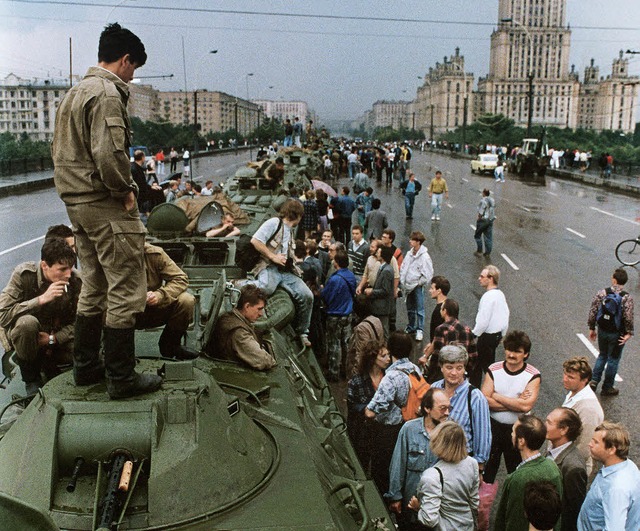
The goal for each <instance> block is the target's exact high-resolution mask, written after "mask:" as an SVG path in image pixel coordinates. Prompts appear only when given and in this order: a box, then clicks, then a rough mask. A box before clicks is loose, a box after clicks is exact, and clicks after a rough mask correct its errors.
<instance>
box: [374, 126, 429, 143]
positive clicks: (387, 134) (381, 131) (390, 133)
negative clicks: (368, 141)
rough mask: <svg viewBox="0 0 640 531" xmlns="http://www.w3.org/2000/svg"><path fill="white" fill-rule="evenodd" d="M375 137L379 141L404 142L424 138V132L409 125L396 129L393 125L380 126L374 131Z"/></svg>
mask: <svg viewBox="0 0 640 531" xmlns="http://www.w3.org/2000/svg"><path fill="white" fill-rule="evenodd" d="M373 138H375V139H376V140H377V141H378V142H402V141H403V140H424V133H423V132H422V131H417V130H415V129H409V128H408V127H401V128H400V129H394V128H393V127H391V126H388V127H378V128H376V130H375V131H374V132H373Z"/></svg>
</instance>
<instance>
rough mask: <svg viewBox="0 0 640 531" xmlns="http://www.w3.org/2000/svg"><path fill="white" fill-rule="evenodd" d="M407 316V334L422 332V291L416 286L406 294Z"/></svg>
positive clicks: (420, 287)
mask: <svg viewBox="0 0 640 531" xmlns="http://www.w3.org/2000/svg"><path fill="white" fill-rule="evenodd" d="M406 304H407V316H408V317H409V325H408V326H407V329H408V332H409V333H411V332H415V331H416V330H424V290H423V288H422V286H418V287H417V288H415V289H414V290H413V291H411V292H409V293H407V298H406Z"/></svg>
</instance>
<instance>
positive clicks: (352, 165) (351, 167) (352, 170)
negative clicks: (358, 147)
mask: <svg viewBox="0 0 640 531" xmlns="http://www.w3.org/2000/svg"><path fill="white" fill-rule="evenodd" d="M356 164H357V162H350V163H349V180H350V181H352V180H353V176H354V174H355V173H357V172H356Z"/></svg>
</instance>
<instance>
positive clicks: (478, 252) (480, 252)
mask: <svg viewBox="0 0 640 531" xmlns="http://www.w3.org/2000/svg"><path fill="white" fill-rule="evenodd" d="M473 254H474V255H476V256H482V251H475V252H474V253H473Z"/></svg>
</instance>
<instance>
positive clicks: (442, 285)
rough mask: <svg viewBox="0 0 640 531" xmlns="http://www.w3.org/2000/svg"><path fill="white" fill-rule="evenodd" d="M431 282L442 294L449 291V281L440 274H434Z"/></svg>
mask: <svg viewBox="0 0 640 531" xmlns="http://www.w3.org/2000/svg"><path fill="white" fill-rule="evenodd" d="M431 284H433V285H434V286H435V287H436V289H439V290H440V291H441V292H442V294H443V295H447V294H448V293H449V291H451V282H449V281H448V280H447V279H446V278H445V277H443V276H442V275H436V276H435V277H433V278H432V279H431Z"/></svg>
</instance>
